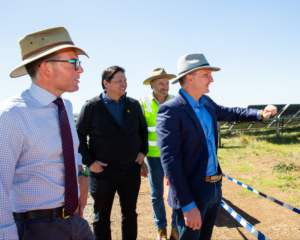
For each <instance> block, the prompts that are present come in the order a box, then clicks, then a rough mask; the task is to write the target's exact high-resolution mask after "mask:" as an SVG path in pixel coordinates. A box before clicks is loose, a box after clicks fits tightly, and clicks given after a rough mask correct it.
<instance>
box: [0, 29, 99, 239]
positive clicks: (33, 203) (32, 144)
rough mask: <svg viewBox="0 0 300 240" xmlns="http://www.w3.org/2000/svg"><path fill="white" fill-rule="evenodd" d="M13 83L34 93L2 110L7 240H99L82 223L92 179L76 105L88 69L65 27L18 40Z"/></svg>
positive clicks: (0, 233)
mask: <svg viewBox="0 0 300 240" xmlns="http://www.w3.org/2000/svg"><path fill="white" fill-rule="evenodd" d="M19 46H20V50H21V55H22V63H21V64H20V65H19V66H18V67H17V68H15V69H14V70H13V71H12V72H11V74H10V76H11V77H12V78H16V77H20V76H23V75H26V74H29V76H30V78H31V86H30V88H29V89H27V90H25V91H23V92H22V93H21V94H18V95H16V96H14V97H12V98H10V99H8V100H6V101H4V102H2V103H0V202H1V204H0V212H1V214H0V239H25V238H26V239H94V236H93V233H92V231H91V230H90V228H89V224H88V222H87V221H86V220H84V219H83V210H84V207H85V205H86V202H87V194H88V178H87V176H86V172H85V171H84V170H83V167H82V163H81V155H80V154H79V153H78V146H79V140H78V136H77V133H76V128H75V124H74V119H73V113H72V104H71V102H70V101H68V100H66V99H63V98H62V94H63V93H64V92H74V91H77V90H78V84H79V78H80V74H81V73H82V72H83V68H82V67H81V65H80V63H81V62H80V61H79V57H78V55H86V56H87V54H86V53H85V52H84V51H83V50H82V49H80V48H78V47H76V46H74V43H73V41H72V39H71V38H70V35H69V33H68V31H67V30H66V29H65V28H63V27H57V28H51V29H46V30H42V31H39V32H35V33H31V34H29V35H26V36H25V37H23V38H21V39H20V40H19Z"/></svg>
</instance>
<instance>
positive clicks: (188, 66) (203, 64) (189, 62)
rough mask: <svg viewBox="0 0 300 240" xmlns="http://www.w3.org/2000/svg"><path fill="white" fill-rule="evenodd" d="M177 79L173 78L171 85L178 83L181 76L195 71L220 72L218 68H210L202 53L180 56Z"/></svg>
mask: <svg viewBox="0 0 300 240" xmlns="http://www.w3.org/2000/svg"><path fill="white" fill-rule="evenodd" d="M177 67H178V77H177V78H175V79H174V80H173V82H172V84H174V83H177V82H179V79H180V78H182V77H183V76H185V75H187V74H189V73H191V72H193V71H196V70H198V69H203V68H208V69H210V70H211V71H220V70H221V69H220V68H218V67H211V66H210V65H209V63H208V62H207V60H206V58H205V56H204V55H203V54H202V53H192V54H186V55H183V56H181V57H180V58H179V59H178V62H177Z"/></svg>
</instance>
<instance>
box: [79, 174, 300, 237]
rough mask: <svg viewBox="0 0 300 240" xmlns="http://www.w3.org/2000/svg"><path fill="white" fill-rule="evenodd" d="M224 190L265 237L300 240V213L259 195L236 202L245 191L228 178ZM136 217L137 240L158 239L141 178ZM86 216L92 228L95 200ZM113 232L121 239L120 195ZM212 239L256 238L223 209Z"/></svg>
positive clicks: (147, 191) (229, 201) (232, 204)
mask: <svg viewBox="0 0 300 240" xmlns="http://www.w3.org/2000/svg"><path fill="white" fill-rule="evenodd" d="M233 177H234V176H233ZM222 188H223V200H224V201H225V202H226V203H227V204H228V205H229V206H230V207H231V208H232V209H233V210H235V211H236V212H237V213H238V214H239V215H241V216H242V217H243V218H245V219H246V220H247V221H248V222H249V223H250V224H252V225H253V226H254V227H255V228H257V229H258V230H259V231H260V232H262V233H263V234H264V235H265V236H267V237H269V238H270V239H300V218H299V215H298V214H297V213H294V212H292V211H290V210H288V209H286V208H284V207H281V206H279V205H277V204H275V203H272V202H271V201H269V200H267V199H265V198H262V197H258V195H256V194H251V195H247V196H246V197H244V198H237V195H238V193H240V192H241V191H243V189H244V188H242V187H241V186H239V185H237V184H235V183H233V182H231V181H230V180H228V179H225V178H224V179H223V187H222ZM165 204H166V209H167V217H168V223H170V218H171V208H170V207H169V206H168V205H167V202H166V201H165ZM137 213H138V239H157V232H156V228H155V226H154V221H153V215H152V207H151V197H150V186H149V182H148V179H145V178H142V184H141V189H140V193H139V199H138V205H137ZM84 216H85V218H86V219H87V220H88V222H89V223H90V226H91V227H92V223H93V219H94V214H93V199H92V198H91V197H90V196H89V199H88V204H87V206H86V209H85V214H84ZM111 230H112V238H113V239H121V213H120V205H119V197H118V195H117V194H116V196H115V200H114V205H113V209H112V213H111ZM169 232H170V224H168V235H169ZM212 239H256V238H255V237H253V235H252V234H250V233H249V232H248V231H247V230H246V229H245V228H243V227H242V226H241V225H240V224H239V223H238V222H237V221H236V220H235V219H233V217H231V215H230V214H229V213H228V212H227V211H225V210H224V209H223V208H222V207H221V210H220V213H219V216H218V218H217V221H216V224H215V227H214V231H213V236H212Z"/></svg>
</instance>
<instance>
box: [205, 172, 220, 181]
mask: <svg viewBox="0 0 300 240" xmlns="http://www.w3.org/2000/svg"><path fill="white" fill-rule="evenodd" d="M221 178H222V174H221V175H219V176H208V177H206V179H205V182H211V183H214V182H218V181H220V180H221Z"/></svg>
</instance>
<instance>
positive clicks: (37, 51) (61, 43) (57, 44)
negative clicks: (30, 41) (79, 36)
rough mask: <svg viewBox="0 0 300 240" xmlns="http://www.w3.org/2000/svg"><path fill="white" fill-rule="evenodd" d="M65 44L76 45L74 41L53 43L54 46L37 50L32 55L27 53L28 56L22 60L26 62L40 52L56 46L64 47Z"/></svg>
mask: <svg viewBox="0 0 300 240" xmlns="http://www.w3.org/2000/svg"><path fill="white" fill-rule="evenodd" d="M63 44H72V45H74V43H73V42H72V41H64V42H57V43H53V44H50V45H47V46H45V47H42V48H39V49H36V50H34V51H32V52H30V53H27V54H26V55H24V56H23V57H22V60H23V61H24V60H25V59H26V58H29V57H30V56H32V55H34V54H36V53H39V52H41V51H44V50H46V49H49V48H53V47H56V46H59V45H63Z"/></svg>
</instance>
